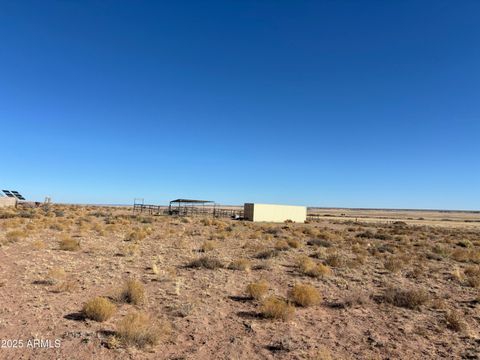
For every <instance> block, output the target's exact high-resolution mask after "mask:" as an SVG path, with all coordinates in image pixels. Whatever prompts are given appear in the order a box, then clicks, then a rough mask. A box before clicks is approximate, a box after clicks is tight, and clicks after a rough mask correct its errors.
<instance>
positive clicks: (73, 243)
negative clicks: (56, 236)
mask: <svg viewBox="0 0 480 360" xmlns="http://www.w3.org/2000/svg"><path fill="white" fill-rule="evenodd" d="M58 246H59V248H60V250H65V251H78V250H80V240H75V239H72V238H71V237H69V236H65V237H64V238H63V239H62V240H60V241H59V242H58Z"/></svg>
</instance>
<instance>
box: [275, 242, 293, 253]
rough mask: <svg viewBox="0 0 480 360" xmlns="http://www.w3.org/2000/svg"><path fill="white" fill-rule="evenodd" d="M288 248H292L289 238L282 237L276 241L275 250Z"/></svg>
mask: <svg viewBox="0 0 480 360" xmlns="http://www.w3.org/2000/svg"><path fill="white" fill-rule="evenodd" d="M288 249H290V245H288V242H287V240H284V239H280V240H277V242H276V243H275V250H278V251H287V250H288Z"/></svg>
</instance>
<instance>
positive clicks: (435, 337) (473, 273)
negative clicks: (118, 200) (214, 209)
mask: <svg viewBox="0 0 480 360" xmlns="http://www.w3.org/2000/svg"><path fill="white" fill-rule="evenodd" d="M357 215H358V214H357ZM376 215H378V214H376ZM410 215H411V214H410ZM442 215H444V214H442ZM457 215H458V214H455V216H454V218H455V219H456V220H458V219H460V220H459V221H448V220H447V221H440V222H441V223H442V226H436V225H435V224H437V222H435V221H434V220H432V221H434V222H435V224H430V223H427V224H426V225H425V224H422V225H418V224H416V223H415V224H409V223H408V219H404V220H405V221H399V220H398V219H397V218H395V217H392V216H391V214H386V215H385V214H383V215H382V214H380V215H378V216H380V217H382V216H383V217H384V218H383V219H378V218H377V220H378V221H375V217H372V216H371V217H368V218H367V217H365V218H360V216H357V217H358V221H355V219H354V218H351V217H345V216H344V215H341V213H340V214H338V216H335V217H328V216H327V217H322V218H321V219H320V220H319V221H318V222H315V223H310V224H260V223H249V222H241V221H233V220H224V219H222V220H219V219H211V218H192V219H191V218H173V217H167V216H157V217H150V216H132V215H131V212H130V211H129V210H128V209H124V208H108V207H93V206H89V207H75V206H53V207H51V208H50V209H45V210H44V209H40V208H39V209H30V210H29V209H24V210H22V209H17V210H13V209H10V210H8V209H2V210H0V218H1V219H0V244H1V246H0V340H1V342H2V343H1V344H0V345H1V347H0V358H1V359H460V358H464V359H479V358H480V354H479V349H480V305H479V304H480V293H479V289H480V268H479V264H480V229H479V228H478V227H469V225H471V224H476V223H475V222H465V221H462V220H471V218H470V215H469V216H467V218H465V219H464V218H462V216H461V215H459V216H458V217H457ZM408 217H411V218H418V217H421V216H417V215H416V214H414V215H411V216H407V218H408ZM423 217H425V214H423ZM445 218H448V214H446V215H445V216H441V217H440V218H439V219H440V220H441V219H445ZM372 219H373V220H372ZM387 219H388V220H387ZM416 221H420V222H421V221H425V220H416ZM440 222H439V223H440ZM449 224H454V225H452V226H449ZM459 224H463V225H465V226H459ZM198 259H203V260H202V262H197V263H192V262H194V261H195V260H198ZM129 279H130V280H136V281H138V282H137V284H140V285H139V286H140V287H141V288H142V289H143V293H144V295H145V298H144V299H142V300H143V301H139V302H138V303H135V301H132V299H130V300H129V299H128V298H125V297H124V298H122V297H121V296H119V292H120V289H121V288H122V287H123V286H124V283H125V281H127V280H129ZM261 280H263V281H265V282H266V284H267V288H268V290H266V294H264V295H263V296H258V298H257V299H253V298H251V297H250V296H249V295H250V294H249V293H248V292H247V290H246V289H247V286H248V285H249V284H251V283H255V282H259V281H261ZM299 284H308V285H310V286H312V287H313V291H316V292H318V294H319V295H320V298H316V299H317V301H312V304H306V303H305V304H304V305H310V306H299V301H298V299H297V298H295V297H294V296H293V295H292V294H293V292H292V289H293V287H294V286H295V285H297V286H298V285H299ZM142 289H140V290H139V291H140V292H142V291H141V290H142ZM318 294H317V295H318ZM98 296H101V297H104V298H105V299H107V300H108V302H109V303H111V304H113V306H114V309H115V311H113V314H111V316H109V317H108V318H107V319H106V320H105V321H102V322H100V321H95V320H93V319H91V318H89V316H87V315H86V312H85V311H83V309H84V304H85V303H86V302H88V301H89V300H91V299H93V298H95V297H98ZM270 296H275V299H276V300H278V302H280V303H281V305H282V306H283V307H282V306H280V307H279V308H280V312H279V313H278V314H277V313H276V314H275V315H272V316H273V318H271V317H269V315H271V314H269V313H268V311H267V307H266V304H267V302H268V300H271V298H270ZM282 309H283V310H285V311H284V312H282ZM139 313H142V314H145V316H146V317H147V318H142V319H143V320H142V321H140V323H135V322H133V321H130V322H129V323H130V325H131V328H134V330H139V329H138V327H139V328H140V330H141V331H140V333H141V334H140V335H139V334H138V333H136V334H137V336H136V337H135V336H134V337H128V336H126V335H125V331H124V328H125V321H124V319H131V317H129V316H135V314H139ZM129 314H130V315H129ZM132 314H134V315H132ZM276 317H277V318H276ZM127 322H128V321H127ZM143 325H145V327H142V326H143ZM136 327H137V328H136ZM122 329H123V330H122ZM142 329H143V330H142ZM142 331H143V332H142ZM34 339H37V340H39V339H41V340H43V341H44V342H43V343H42V346H39V345H38V344H37V346H35V347H33V345H32V341H33V340H34ZM145 339H146V340H145ZM7 340H11V341H10V342H8V341H7ZM29 340H30V343H29ZM47 340H50V341H51V343H48V342H47ZM55 340H58V341H59V346H58V347H56V344H55V343H54V341H55ZM143 340H144V341H143ZM20 342H22V343H23V344H20ZM15 344H16V348H14V345H15ZM27 345H29V346H27ZM45 346H47V347H46V348H45Z"/></svg>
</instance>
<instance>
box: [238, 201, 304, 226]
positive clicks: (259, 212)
mask: <svg viewBox="0 0 480 360" xmlns="http://www.w3.org/2000/svg"><path fill="white" fill-rule="evenodd" d="M243 212H244V215H243V216H244V218H245V219H246V220H250V221H265V222H285V221H287V220H291V221H293V222H299V223H304V222H305V221H306V220H307V207H306V206H292V205H274V204H252V203H246V204H245V205H244V207H243Z"/></svg>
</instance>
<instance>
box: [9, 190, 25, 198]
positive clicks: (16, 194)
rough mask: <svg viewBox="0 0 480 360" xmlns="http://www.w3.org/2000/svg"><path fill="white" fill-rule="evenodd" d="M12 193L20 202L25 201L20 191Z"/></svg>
mask: <svg viewBox="0 0 480 360" xmlns="http://www.w3.org/2000/svg"><path fill="white" fill-rule="evenodd" d="M11 193H12V194H13V195H14V196H15V197H16V198H17V199H18V200H25V198H24V197H23V196H22V195H21V194H20V193H19V192H18V191H11Z"/></svg>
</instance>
